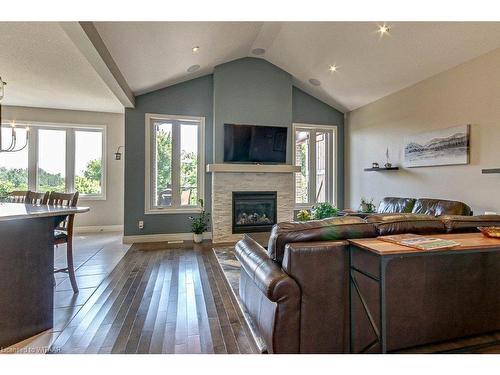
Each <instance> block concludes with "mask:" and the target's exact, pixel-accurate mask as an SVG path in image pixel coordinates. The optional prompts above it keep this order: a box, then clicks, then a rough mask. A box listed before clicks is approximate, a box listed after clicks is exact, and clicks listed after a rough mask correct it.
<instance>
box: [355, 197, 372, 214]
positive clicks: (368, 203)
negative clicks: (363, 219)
mask: <svg viewBox="0 0 500 375" xmlns="http://www.w3.org/2000/svg"><path fill="white" fill-rule="evenodd" d="M359 207H360V209H361V212H364V213H372V212H375V204H374V203H373V198H372V199H370V200H368V199H366V198H361V204H360V205H359Z"/></svg>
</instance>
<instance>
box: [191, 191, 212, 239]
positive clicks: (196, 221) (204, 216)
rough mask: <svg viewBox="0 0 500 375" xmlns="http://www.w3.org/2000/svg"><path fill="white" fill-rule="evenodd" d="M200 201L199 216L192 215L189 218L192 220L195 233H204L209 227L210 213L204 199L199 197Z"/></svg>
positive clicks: (192, 228)
mask: <svg viewBox="0 0 500 375" xmlns="http://www.w3.org/2000/svg"><path fill="white" fill-rule="evenodd" d="M198 202H200V206H201V213H200V215H199V216H197V217H194V216H190V217H189V220H191V232H193V233H195V234H202V233H203V232H205V231H206V230H207V229H208V221H209V220H210V215H209V213H208V212H206V211H205V208H204V205H203V199H198Z"/></svg>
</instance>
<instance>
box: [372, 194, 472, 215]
mask: <svg viewBox="0 0 500 375" xmlns="http://www.w3.org/2000/svg"><path fill="white" fill-rule="evenodd" d="M377 212H378V213H413V214H425V215H432V216H440V215H463V216H470V215H472V210H471V208H470V207H469V206H468V205H466V204H465V203H463V202H459V201H449V200H445V199H431V198H418V199H415V198H397V197H386V198H384V199H382V201H381V202H380V205H379V207H378V209H377Z"/></svg>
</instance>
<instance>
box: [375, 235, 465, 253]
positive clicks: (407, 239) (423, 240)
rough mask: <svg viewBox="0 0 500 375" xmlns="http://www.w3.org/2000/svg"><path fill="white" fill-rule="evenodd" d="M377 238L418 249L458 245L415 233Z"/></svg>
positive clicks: (449, 247) (457, 243)
mask: <svg viewBox="0 0 500 375" xmlns="http://www.w3.org/2000/svg"><path fill="white" fill-rule="evenodd" d="M377 238H378V239H379V240H382V241H386V242H392V243H395V244H398V245H402V246H406V247H411V248H414V249H419V250H441V249H451V248H453V247H457V246H459V245H460V243H459V242H456V241H451V240H443V239H442V238H437V237H426V236H420V235H417V234H396V235H393V236H380V237H377Z"/></svg>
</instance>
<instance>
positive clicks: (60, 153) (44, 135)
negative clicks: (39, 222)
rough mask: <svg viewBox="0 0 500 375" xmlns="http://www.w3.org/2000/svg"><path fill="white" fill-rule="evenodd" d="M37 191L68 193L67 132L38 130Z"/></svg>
mask: <svg viewBox="0 0 500 375" xmlns="http://www.w3.org/2000/svg"><path fill="white" fill-rule="evenodd" d="M37 174H38V179H37V180H38V184H37V189H36V190H37V191H41V192H45V191H57V192H61V193H62V192H64V191H66V130H53V129H39V130H38V172H37Z"/></svg>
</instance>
